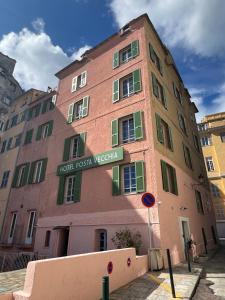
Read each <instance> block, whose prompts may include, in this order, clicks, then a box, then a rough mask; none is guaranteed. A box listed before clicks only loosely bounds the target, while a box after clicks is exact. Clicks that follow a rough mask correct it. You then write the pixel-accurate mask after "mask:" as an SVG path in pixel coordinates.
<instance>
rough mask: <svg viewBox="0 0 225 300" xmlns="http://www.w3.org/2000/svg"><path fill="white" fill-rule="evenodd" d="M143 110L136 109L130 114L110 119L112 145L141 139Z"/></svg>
mask: <svg viewBox="0 0 225 300" xmlns="http://www.w3.org/2000/svg"><path fill="white" fill-rule="evenodd" d="M142 114H143V112H141V111H137V112H135V113H133V114H132V115H129V116H126V117H123V118H121V119H117V120H113V121H112V126H111V128H112V132H111V134H112V147H115V146H118V145H119V144H126V143H130V142H132V141H138V140H140V139H143V137H144V133H143V121H142Z"/></svg>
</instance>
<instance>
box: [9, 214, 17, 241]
mask: <svg viewBox="0 0 225 300" xmlns="http://www.w3.org/2000/svg"><path fill="white" fill-rule="evenodd" d="M14 218H15V221H14ZM16 221H17V213H13V214H12V219H11V225H10V229H9V236H8V243H9V244H11V243H12V241H13V237H14V233H15V229H16Z"/></svg>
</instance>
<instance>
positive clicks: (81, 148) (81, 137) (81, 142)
mask: <svg viewBox="0 0 225 300" xmlns="http://www.w3.org/2000/svg"><path fill="white" fill-rule="evenodd" d="M85 140H86V132H84V133H81V134H80V135H79V141H78V156H83V155H84V148H85Z"/></svg>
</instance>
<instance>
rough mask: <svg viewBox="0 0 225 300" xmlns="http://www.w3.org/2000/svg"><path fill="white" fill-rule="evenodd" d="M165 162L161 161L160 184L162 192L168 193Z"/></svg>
mask: <svg viewBox="0 0 225 300" xmlns="http://www.w3.org/2000/svg"><path fill="white" fill-rule="evenodd" d="M166 165H167V164H166V162H165V161H163V160H161V172H162V183H163V189H164V191H166V192H168V191H169V183H168V178H167V166H166Z"/></svg>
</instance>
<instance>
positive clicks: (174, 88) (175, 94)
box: [173, 82, 177, 97]
mask: <svg viewBox="0 0 225 300" xmlns="http://www.w3.org/2000/svg"><path fill="white" fill-rule="evenodd" d="M173 93H174V96H175V97H177V93H176V86H175V83H174V82H173Z"/></svg>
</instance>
